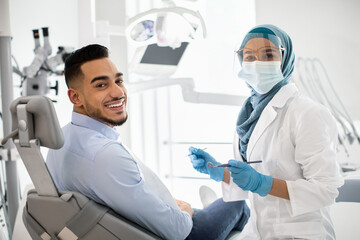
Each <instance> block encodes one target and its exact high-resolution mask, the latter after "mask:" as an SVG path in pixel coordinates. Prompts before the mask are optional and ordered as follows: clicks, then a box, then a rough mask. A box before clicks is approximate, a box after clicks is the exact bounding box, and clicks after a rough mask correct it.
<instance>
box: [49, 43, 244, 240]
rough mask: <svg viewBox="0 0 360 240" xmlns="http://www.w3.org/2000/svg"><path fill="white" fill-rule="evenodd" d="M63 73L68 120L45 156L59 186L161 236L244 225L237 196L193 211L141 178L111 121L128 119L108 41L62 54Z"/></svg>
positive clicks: (223, 231)
mask: <svg viewBox="0 0 360 240" xmlns="http://www.w3.org/2000/svg"><path fill="white" fill-rule="evenodd" d="M65 80H66V84H67V86H68V97H69V99H70V101H71V102H72V103H73V105H74V108H73V113H72V119H71V123H69V124H67V125H66V126H65V127H64V128H63V133H64V138H65V141H64V142H65V144H64V146H63V147H62V148H61V149H59V150H50V151H49V153H48V156H47V160H46V163H47V166H48V169H49V171H50V173H51V175H52V178H53V180H54V182H55V184H56V186H57V188H58V189H59V190H62V191H74V192H80V193H82V194H83V195H85V196H87V197H88V198H90V199H93V200H94V201H96V202H98V203H101V204H103V205H107V206H109V207H111V208H112V209H113V210H114V211H116V212H117V213H119V214H120V215H122V216H124V217H126V218H128V219H129V220H131V221H133V222H135V223H137V224H139V225H141V226H142V227H144V228H146V229H148V230H150V231H152V232H154V233H155V234H157V235H158V236H160V237H161V238H164V239H185V238H187V239H224V238H225V237H226V236H227V235H228V234H229V232H230V231H231V230H233V229H236V230H240V231H241V230H242V229H243V227H244V225H245V224H246V223H247V219H248V217H249V209H248V207H247V206H246V203H245V202H244V201H239V202H230V203H225V202H224V201H223V200H222V199H218V200H216V201H215V202H214V203H213V204H211V205H210V206H208V207H207V208H205V209H203V210H197V211H194V210H193V209H192V208H191V206H190V204H188V203H186V202H183V201H180V200H177V201H176V202H175V201H174V199H173V198H172V197H171V195H170V194H168V195H170V196H169V197H166V198H165V197H164V196H160V194H159V192H161V191H157V189H156V188H155V187H154V185H152V184H151V179H154V175H152V176H151V178H149V179H148V180H147V178H146V177H147V176H150V175H147V174H148V172H149V171H150V170H148V169H146V168H145V167H144V164H143V163H141V162H138V161H137V160H136V159H135V158H134V157H133V156H132V154H131V152H129V150H128V149H127V148H126V147H125V146H124V145H123V144H122V143H121V140H120V139H119V137H120V136H119V133H118V132H117V131H116V130H115V128H114V127H115V126H120V125H122V124H123V123H125V122H126V120H127V117H128V115H127V112H126V106H127V93H126V88H125V86H124V80H123V74H122V73H121V72H119V71H118V69H117V68H116V66H115V65H114V63H113V62H112V61H111V60H110V59H109V56H108V49H107V48H105V47H103V46H100V45H96V44H95V45H88V46H86V47H83V48H81V49H79V50H77V51H75V52H73V53H72V54H71V55H70V56H69V57H68V58H67V59H66V63H65ZM157 186H159V184H158V185H157ZM165 192H166V191H165ZM169 199H170V200H169ZM214 226H216V227H214Z"/></svg>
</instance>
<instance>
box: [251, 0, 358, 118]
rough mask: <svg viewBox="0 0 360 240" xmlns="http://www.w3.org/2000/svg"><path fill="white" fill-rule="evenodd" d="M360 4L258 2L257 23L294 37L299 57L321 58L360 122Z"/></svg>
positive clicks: (312, 0) (293, 0)
mask: <svg viewBox="0 0 360 240" xmlns="http://www.w3.org/2000/svg"><path fill="white" fill-rule="evenodd" d="M359 13H360V1H358V0H346V1H344V0H302V1H298V0H272V1H268V0H256V23H257V24H264V23H271V24H274V25H277V26H278V27H280V28H282V29H283V30H285V31H286V32H287V33H288V34H289V35H290V37H291V38H292V41H293V45H294V51H295V55H296V57H304V58H305V57H312V58H313V57H317V58H319V59H320V60H321V61H322V62H323V64H324V65H325V68H326V69H327V71H328V74H329V76H330V79H331V80H332V81H333V84H334V86H335V88H336V89H337V91H338V93H339V95H340V97H341V99H342V100H343V101H344V104H345V106H346V108H347V109H348V111H349V113H350V115H351V117H352V118H353V119H360V108H359V107H358V105H359V101H360V95H359V94H358V91H359V90H360V75H359V73H358V69H359V65H360V58H359V57H358V55H359V54H360V44H359V43H360V40H359V39H360V31H359V30H360V29H359V23H360V14H359Z"/></svg>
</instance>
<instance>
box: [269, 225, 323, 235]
mask: <svg viewBox="0 0 360 240" xmlns="http://www.w3.org/2000/svg"><path fill="white" fill-rule="evenodd" d="M273 227H274V233H275V235H276V236H277V237H278V238H280V239H281V238H291V239H293V238H300V239H324V238H325V229H324V226H323V225H322V224H321V223H320V222H295V223H277V224H274V225H273Z"/></svg>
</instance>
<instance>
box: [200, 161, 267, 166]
mask: <svg viewBox="0 0 360 240" xmlns="http://www.w3.org/2000/svg"><path fill="white" fill-rule="evenodd" d="M261 162H262V161H261V160H258V161H251V162H245V163H247V164H252V163H261ZM207 165H208V167H209V168H216V167H230V164H228V163H225V164H220V165H214V164H213V163H211V162H208V163H207Z"/></svg>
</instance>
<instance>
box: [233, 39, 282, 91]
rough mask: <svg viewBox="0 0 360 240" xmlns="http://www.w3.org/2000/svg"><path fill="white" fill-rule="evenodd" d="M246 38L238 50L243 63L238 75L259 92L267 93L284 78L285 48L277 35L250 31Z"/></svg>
mask: <svg viewBox="0 0 360 240" xmlns="http://www.w3.org/2000/svg"><path fill="white" fill-rule="evenodd" d="M246 38H248V39H249V40H247V41H246ZM246 38H245V41H246V44H245V45H244V46H243V47H241V48H240V49H239V50H237V51H236V55H237V57H238V60H239V62H240V64H241V71H240V72H239V73H238V77H239V78H240V79H242V80H244V81H245V82H246V83H247V84H248V85H249V86H250V87H251V88H252V89H253V90H255V91H256V92H257V93H259V94H265V93H267V92H269V91H270V90H271V89H272V88H273V86H275V85H276V84H277V83H278V82H280V81H281V80H283V79H284V76H283V74H282V70H281V63H282V56H283V51H285V49H284V48H282V45H281V40H280V38H279V37H277V36H275V35H271V34H263V33H250V34H247V35H246Z"/></svg>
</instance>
